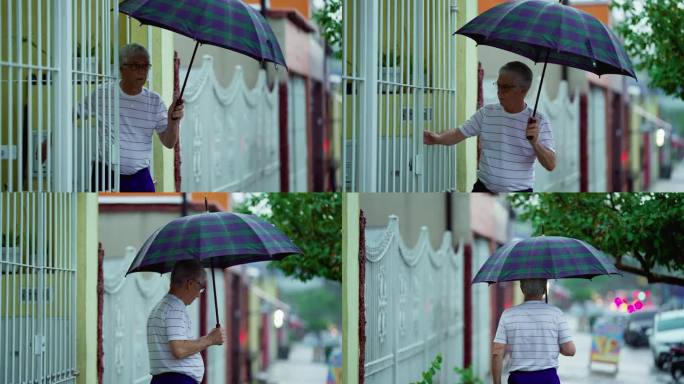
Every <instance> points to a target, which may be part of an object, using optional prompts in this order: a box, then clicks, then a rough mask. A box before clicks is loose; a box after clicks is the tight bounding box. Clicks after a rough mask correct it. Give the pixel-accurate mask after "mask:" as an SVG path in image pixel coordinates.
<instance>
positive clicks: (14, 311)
mask: <svg viewBox="0 0 684 384" xmlns="http://www.w3.org/2000/svg"><path fill="white" fill-rule="evenodd" d="M16 199H17V194H12V208H13V211H14V215H12V231H11V232H10V233H11V234H12V239H11V241H12V248H14V249H16V247H17V236H18V235H17V216H19V212H17V201H16ZM16 262H17V264H19V263H21V250H19V260H17V261H16ZM20 274H21V266H20V265H17V266H16V269H15V270H14V274H13V280H14V281H13V284H12V289H13V292H12V293H13V294H12V297H13V298H14V300H13V301H12V302H13V305H12V315H13V316H14V318H13V319H12V353H13V354H14V351H15V350H17V349H18V348H17V347H18V345H17V344H18V343H19V342H20V340H19V339H20V338H19V336H18V335H17V323H18V322H19V321H20V318H19V316H17V314H18V313H19V311H18V310H17V307H18V306H19V295H20V290H19V285H20V284H21V275H20ZM17 277H19V279H20V280H19V285H17ZM15 361H16V360H15ZM19 368H20V367H18V364H16V363H14V362H13V364H12V378H18V377H19V375H20V374H21V372H19Z"/></svg>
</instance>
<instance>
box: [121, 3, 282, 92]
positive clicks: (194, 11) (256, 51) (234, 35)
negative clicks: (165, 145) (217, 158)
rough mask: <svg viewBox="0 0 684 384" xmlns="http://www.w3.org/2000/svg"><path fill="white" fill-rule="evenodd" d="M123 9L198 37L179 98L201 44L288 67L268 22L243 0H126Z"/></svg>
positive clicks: (177, 31) (127, 13) (140, 18)
mask: <svg viewBox="0 0 684 384" xmlns="http://www.w3.org/2000/svg"><path fill="white" fill-rule="evenodd" d="M119 11H120V12H122V13H124V14H126V15H128V16H131V17H133V18H135V19H137V20H138V21H140V22H141V23H142V24H149V25H154V26H156V27H160V28H164V29H168V30H170V31H173V32H176V33H180V34H181V35H183V36H187V37H189V38H191V39H194V40H195V41H196V44H195V49H194V51H193V52H192V59H190V66H189V67H188V72H187V73H186V75H185V81H184V82H183V88H182V89H181V93H180V96H179V97H178V98H179V99H180V98H181V97H182V96H183V91H185V84H186V83H187V81H188V74H189V73H190V68H192V62H193V61H194V60H195V53H196V52H197V47H198V46H199V44H211V45H216V46H219V47H222V48H226V49H229V50H231V51H235V52H239V53H242V54H244V55H247V56H250V57H252V58H254V59H256V60H259V61H270V62H273V63H275V64H281V65H283V66H285V67H287V65H286V64H285V58H284V57H283V53H282V51H281V50H280V45H279V44H278V40H277V39H276V37H275V34H274V33H273V30H272V29H271V27H270V25H269V24H268V22H266V20H265V19H264V18H263V17H262V16H261V15H260V14H259V12H257V11H256V10H255V9H254V8H252V7H250V6H249V5H247V4H245V3H243V2H242V1H240V0H125V1H123V2H122V3H121V4H119Z"/></svg>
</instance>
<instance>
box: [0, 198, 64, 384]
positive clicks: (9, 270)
mask: <svg viewBox="0 0 684 384" xmlns="http://www.w3.org/2000/svg"><path fill="white" fill-rule="evenodd" d="M76 208H77V207H76V196H75V195H74V194H66V193H51V194H44V193H3V194H0V229H1V232H2V235H1V236H2V248H0V249H1V253H0V270H1V271H2V274H1V275H0V382H2V383H5V384H20V383H76V376H77V375H78V367H77V364H76V306H77V303H76V244H77V231H76V217H77V209H76Z"/></svg>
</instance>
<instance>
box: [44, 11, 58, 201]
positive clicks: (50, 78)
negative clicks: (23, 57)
mask: <svg viewBox="0 0 684 384" xmlns="http://www.w3.org/2000/svg"><path fill="white" fill-rule="evenodd" d="M52 5H53V4H52V2H47V3H46V4H45V9H46V14H47V17H46V20H47V23H46V29H45V30H46V31H47V35H48V38H47V55H46V62H47V63H48V66H49V67H50V68H51V69H50V70H49V71H47V79H46V81H47V83H46V87H47V92H46V101H45V103H46V104H47V113H46V115H47V117H46V119H45V120H46V123H47V124H46V125H47V127H46V131H47V132H46V140H45V142H46V144H45V145H46V147H47V151H46V154H45V156H46V157H47V159H46V163H47V164H46V168H45V169H46V171H45V173H46V184H47V185H46V188H45V189H46V191H47V192H51V191H52V189H53V188H52V186H53V179H52V123H53V120H54V119H53V116H52V102H53V99H54V98H53V97H52V96H53V94H52V93H53V92H54V84H53V76H52V71H53V70H52V68H54V67H55V62H54V58H53V57H52V39H51V38H50V36H54V35H56V33H55V31H53V30H52V12H51V8H52Z"/></svg>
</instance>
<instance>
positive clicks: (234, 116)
mask: <svg viewBox="0 0 684 384" xmlns="http://www.w3.org/2000/svg"><path fill="white" fill-rule="evenodd" d="M195 72H196V73H195ZM183 98H184V99H185V104H186V107H185V108H186V112H185V113H186V117H185V118H184V124H183V129H181V136H180V145H181V158H182V159H183V162H182V164H181V174H182V179H181V180H182V181H181V183H182V185H181V190H183V191H279V190H280V158H279V145H280V141H279V137H280V136H279V134H278V89H277V86H274V87H273V89H271V90H269V88H268V84H267V82H266V73H265V72H264V71H261V72H260V73H259V77H258V80H257V83H256V85H255V87H254V88H253V89H249V88H248V87H247V85H246V84H245V80H244V76H243V72H242V68H241V67H237V68H236V70H235V75H234V77H233V80H232V83H231V84H230V86H228V88H222V87H221V86H220V84H219V82H218V80H217V79H216V76H215V74H214V66H213V58H212V57H211V56H208V55H205V56H204V58H203V60H202V65H201V67H199V69H197V70H193V74H192V75H191V76H190V78H189V79H188V85H187V88H186V90H185V95H184V96H183Z"/></svg>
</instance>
